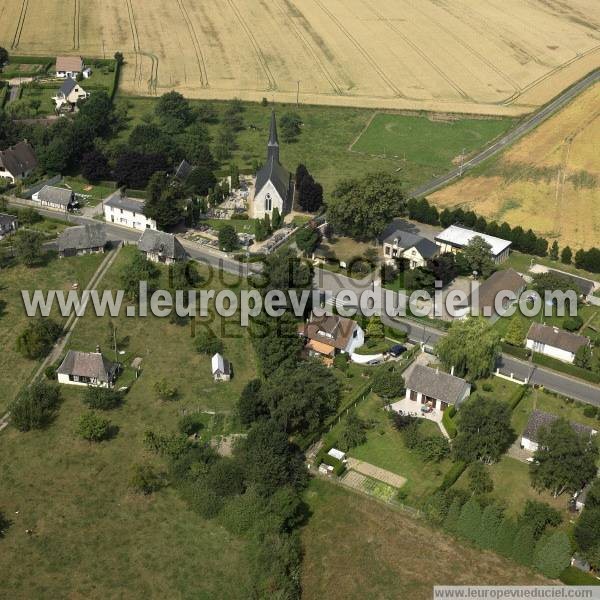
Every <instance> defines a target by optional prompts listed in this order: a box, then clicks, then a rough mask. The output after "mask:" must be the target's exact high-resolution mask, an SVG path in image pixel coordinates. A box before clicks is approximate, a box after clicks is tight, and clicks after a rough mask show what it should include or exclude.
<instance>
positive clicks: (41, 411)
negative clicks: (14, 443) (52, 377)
mask: <svg viewBox="0 0 600 600" xmlns="http://www.w3.org/2000/svg"><path fill="white" fill-rule="evenodd" d="M59 403H60V391H59V389H58V386H56V385H53V384H48V383H45V382H43V381H36V382H34V383H33V384H31V386H29V387H25V388H23V389H22V390H21V391H20V392H19V393H18V394H17V397H16V398H15V399H14V400H13V401H12V402H11V403H10V405H9V407H8V410H9V412H10V419H11V423H12V425H13V426H14V427H16V428H17V429H18V430H19V431H30V430H31V429H43V428H44V427H46V426H47V425H48V424H49V423H50V422H51V421H52V419H53V418H54V416H55V414H56V411H57V409H58V405H59Z"/></svg>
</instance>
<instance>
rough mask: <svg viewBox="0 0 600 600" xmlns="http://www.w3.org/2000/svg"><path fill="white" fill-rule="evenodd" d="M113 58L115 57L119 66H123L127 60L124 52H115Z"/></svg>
mask: <svg viewBox="0 0 600 600" xmlns="http://www.w3.org/2000/svg"><path fill="white" fill-rule="evenodd" d="M113 58H114V59H115V62H116V63H117V65H119V66H121V65H122V64H123V63H124V62H125V59H124V58H123V53H122V52H115V54H114V57H113Z"/></svg>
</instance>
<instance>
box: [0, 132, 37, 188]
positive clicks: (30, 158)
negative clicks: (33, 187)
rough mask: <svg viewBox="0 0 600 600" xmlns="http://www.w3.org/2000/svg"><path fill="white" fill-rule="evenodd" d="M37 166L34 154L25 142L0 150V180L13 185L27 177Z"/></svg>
mask: <svg viewBox="0 0 600 600" xmlns="http://www.w3.org/2000/svg"><path fill="white" fill-rule="evenodd" d="M37 165H38V162H37V158H36V156H35V152H34V151H33V148H32V147H31V145H30V144H29V143H28V142H27V141H23V142H19V143H18V144H15V145H14V146H10V147H8V148H6V150H0V179H8V180H10V182H11V183H14V182H15V181H16V180H18V179H24V178H25V177H28V176H29V175H30V174H31V172H32V171H33V170H34V169H35V168H36V167H37Z"/></svg>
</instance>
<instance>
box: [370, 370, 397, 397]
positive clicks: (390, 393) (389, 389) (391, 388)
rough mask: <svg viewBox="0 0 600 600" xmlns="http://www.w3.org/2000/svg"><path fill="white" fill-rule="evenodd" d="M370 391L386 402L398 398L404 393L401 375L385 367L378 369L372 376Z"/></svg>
mask: <svg viewBox="0 0 600 600" xmlns="http://www.w3.org/2000/svg"><path fill="white" fill-rule="evenodd" d="M371 389H372V390H373V392H374V393H375V394H377V395H378V396H381V397H382V398H385V399H386V400H389V399H390V398H398V397H399V396H401V395H402V394H403V393H404V378H403V377H402V373H400V372H398V371H396V370H394V369H390V368H389V367H388V366H387V365H384V366H382V367H379V368H378V369H377V370H376V371H375V374H374V375H373V383H372V385H371Z"/></svg>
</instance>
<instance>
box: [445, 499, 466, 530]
mask: <svg viewBox="0 0 600 600" xmlns="http://www.w3.org/2000/svg"><path fill="white" fill-rule="evenodd" d="M461 509H462V502H461V501H460V498H458V497H456V498H454V500H453V501H452V504H450V508H449V509H448V514H447V515H446V518H445V519H444V529H445V530H446V531H449V532H450V533H458V520H459V519H460V513H461Z"/></svg>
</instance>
